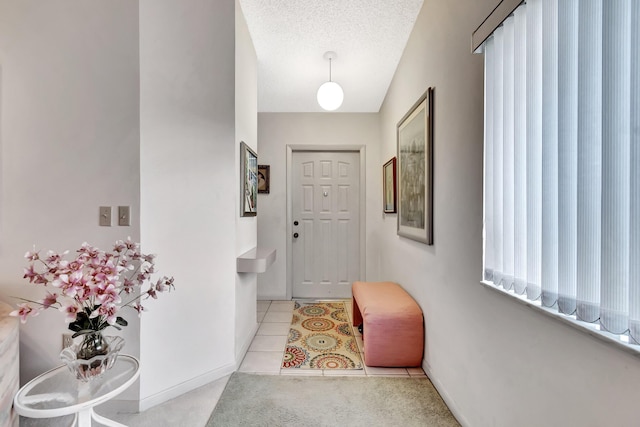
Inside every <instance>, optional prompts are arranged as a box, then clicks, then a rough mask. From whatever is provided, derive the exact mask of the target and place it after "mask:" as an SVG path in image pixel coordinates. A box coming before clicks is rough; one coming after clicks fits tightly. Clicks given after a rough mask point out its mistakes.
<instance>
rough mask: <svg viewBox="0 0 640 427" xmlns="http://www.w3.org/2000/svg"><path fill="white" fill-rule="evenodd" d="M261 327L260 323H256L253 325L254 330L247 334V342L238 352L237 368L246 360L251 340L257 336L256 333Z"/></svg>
mask: <svg viewBox="0 0 640 427" xmlns="http://www.w3.org/2000/svg"><path fill="white" fill-rule="evenodd" d="M259 327H260V324H259V323H256V324H255V326H254V327H253V331H252V332H251V333H250V334H249V335H247V338H246V339H245V342H244V343H243V344H242V347H240V351H239V352H238V353H236V370H238V369H240V365H241V364H242V361H243V360H244V356H245V355H246V354H247V351H249V347H250V346H251V342H253V338H254V337H255V336H256V333H258V328H259Z"/></svg>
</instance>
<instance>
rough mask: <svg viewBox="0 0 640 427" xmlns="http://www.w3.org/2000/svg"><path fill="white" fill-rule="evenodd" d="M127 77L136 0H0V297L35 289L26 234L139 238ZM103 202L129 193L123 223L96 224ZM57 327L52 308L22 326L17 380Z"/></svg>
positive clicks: (27, 375)
mask: <svg viewBox="0 0 640 427" xmlns="http://www.w3.org/2000/svg"><path fill="white" fill-rule="evenodd" d="M138 88H139V84H138V6H137V3H136V2H131V1H129V0H113V1H108V2H95V1H94V2H87V1H84V0H54V1H47V2H42V1H38V0H20V1H17V0H0V153H1V154H0V158H1V159H2V164H1V166H0V168H1V171H0V172H1V178H0V221H1V222H0V299H2V300H3V301H6V302H8V303H9V304H11V305H14V304H16V302H18V301H17V300H16V299H15V298H13V297H23V298H29V299H40V298H42V297H44V292H43V289H41V288H37V287H36V286H35V285H31V284H29V283H28V282H27V281H26V280H24V279H22V269H23V267H25V266H26V263H25V260H24V258H23V255H24V253H25V252H26V251H27V250H30V249H31V248H32V246H33V245H36V246H37V248H39V249H42V250H43V251H44V252H46V251H47V250H49V249H52V250H56V251H61V252H62V251H64V250H67V249H68V250H70V251H75V250H76V249H77V248H79V247H80V245H81V244H82V243H83V242H84V241H87V242H89V243H91V244H93V245H95V246H97V247H99V248H101V249H110V248H111V246H112V245H113V243H114V242H115V241H116V240H118V239H126V238H127V236H131V237H132V238H133V239H135V240H137V239H139V237H140V227H139V212H140V205H139V197H140V186H139V151H138V148H139V147H138V140H139V114H138V99H139V90H138ZM102 205H104V206H112V207H113V208H114V209H117V206H118V205H130V206H131V211H132V225H131V226H130V227H118V226H117V225H115V224H116V222H115V217H114V220H113V224H114V226H113V227H99V226H98V207H99V206H102ZM123 316H124V317H125V318H126V319H127V320H128V321H129V322H130V324H129V326H128V327H127V328H125V329H124V331H123V336H124V337H125V339H126V341H127V343H126V346H125V351H126V352H127V353H129V354H133V355H138V353H139V347H138V329H139V325H138V320H137V319H138V317H137V315H136V313H135V312H134V311H133V310H132V311H130V312H123ZM67 331H68V330H67V324H66V323H65V322H64V320H63V316H62V314H61V313H59V312H57V311H55V310H47V311H45V312H44V313H43V314H41V315H40V316H38V317H35V318H32V319H30V320H29V321H28V322H27V323H26V324H25V325H23V326H21V331H20V355H21V358H20V366H21V382H22V383H24V382H26V381H27V380H30V379H31V378H33V377H35V376H36V375H39V374H41V373H42V372H44V371H45V370H48V369H51V368H52V367H54V366H57V365H59V364H60V363H61V362H60V359H59V357H58V355H59V353H60V350H61V349H62V348H61V347H62V334H63V333H64V332H67ZM109 332H110V333H116V331H115V329H113V328H110V330H109ZM134 389H135V387H134V388H133V389H131V390H134ZM134 394H135V391H134Z"/></svg>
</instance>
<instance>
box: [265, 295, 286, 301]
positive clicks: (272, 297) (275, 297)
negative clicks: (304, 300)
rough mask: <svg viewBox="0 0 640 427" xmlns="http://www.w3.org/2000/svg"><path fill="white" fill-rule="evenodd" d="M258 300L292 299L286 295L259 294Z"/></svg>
mask: <svg viewBox="0 0 640 427" xmlns="http://www.w3.org/2000/svg"><path fill="white" fill-rule="evenodd" d="M258 301H291V298H287V297H286V295H258Z"/></svg>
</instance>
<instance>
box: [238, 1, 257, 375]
mask: <svg viewBox="0 0 640 427" xmlns="http://www.w3.org/2000/svg"><path fill="white" fill-rule="evenodd" d="M235 108H236V109H235V111H236V140H235V142H236V148H235V156H236V160H235V165H237V167H236V180H235V182H236V186H235V188H236V189H237V191H236V194H237V196H236V197H237V202H236V204H235V217H236V236H237V241H236V248H235V249H236V255H241V254H243V253H245V252H246V251H248V250H250V249H252V248H254V247H255V246H256V245H257V240H258V239H257V219H256V217H255V216H253V217H240V167H239V165H240V141H244V142H245V143H246V144H248V145H249V147H251V149H253V150H254V151H255V152H257V153H258V155H259V154H260V153H259V152H258V61H257V58H256V52H255V49H254V48H253V42H252V41H251V36H250V35H249V29H248V28H247V23H246V21H245V19H244V16H243V14H242V9H241V7H240V3H239V1H238V0H236V107H235ZM258 161H260V157H258ZM258 210H260V207H259V206H258ZM256 284H257V276H256V274H252V273H251V274H250V273H240V274H236V303H235V305H236V336H235V355H236V362H237V364H240V362H242V359H243V357H244V354H245V353H246V351H247V349H248V348H249V345H250V344H251V340H252V339H253V336H254V335H255V333H256V330H257V328H258V323H257V318H256V311H257V310H256V302H257V295H256Z"/></svg>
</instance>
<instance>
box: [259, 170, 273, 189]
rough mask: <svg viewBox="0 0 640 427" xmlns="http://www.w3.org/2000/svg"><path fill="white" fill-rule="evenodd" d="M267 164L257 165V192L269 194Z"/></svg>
mask: <svg viewBox="0 0 640 427" xmlns="http://www.w3.org/2000/svg"><path fill="white" fill-rule="evenodd" d="M270 169H271V167H270V166H269V165H258V193H264V194H269V174H270Z"/></svg>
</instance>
